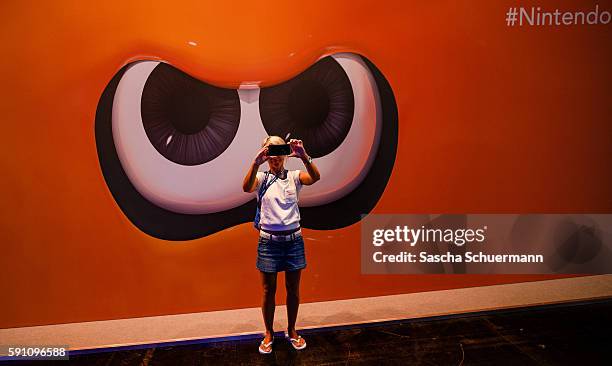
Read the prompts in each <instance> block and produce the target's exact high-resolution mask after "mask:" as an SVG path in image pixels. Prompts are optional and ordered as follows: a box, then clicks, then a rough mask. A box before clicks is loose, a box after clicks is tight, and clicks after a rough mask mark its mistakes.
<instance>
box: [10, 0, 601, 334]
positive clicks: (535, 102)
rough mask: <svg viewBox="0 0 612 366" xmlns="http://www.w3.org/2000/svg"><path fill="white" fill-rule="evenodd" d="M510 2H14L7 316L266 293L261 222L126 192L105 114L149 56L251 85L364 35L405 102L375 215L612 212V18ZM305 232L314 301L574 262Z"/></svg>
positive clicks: (42, 318)
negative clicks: (533, 10) (102, 152)
mask: <svg viewBox="0 0 612 366" xmlns="http://www.w3.org/2000/svg"><path fill="white" fill-rule="evenodd" d="M595 3H596V2H590V1H573V2H570V1H564V2H561V1H559V2H550V1H539V2H538V3H537V4H535V5H537V6H541V7H543V8H546V7H548V8H552V9H554V8H555V7H557V6H559V7H563V9H567V10H579V9H586V10H590V9H592V8H593V7H594V4H595ZM597 3H598V4H599V6H600V8H607V9H608V10H610V9H612V4H611V2H610V1H599V2H597ZM511 5H512V6H515V5H516V2H503V1H484V0H483V1H435V2H432V1H412V2H403V1H398V2H385V3H383V2H357V1H354V0H351V1H344V0H342V1H334V2H330V1H312V2H308V3H307V4H304V5H297V4H295V2H286V1H278V2H275V3H272V4H269V5H263V3H259V2H252V1H249V2H244V3H239V2H236V1H232V2H219V1H214V2H213V1H208V2H207V1H192V2H191V1H185V2H181V1H173V2H160V4H158V5H151V4H150V3H149V2H142V3H140V4H138V3H131V2H127V3H126V2H123V1H116V2H104V3H99V4H96V5H95V6H93V5H91V6H87V5H86V3H85V2H78V1H70V2H69V1H65V2H51V1H48V2H42V1H41V2H39V1H30V2H29V3H28V2H25V1H23V2H21V1H13V2H6V1H5V2H3V3H2V5H0V10H1V12H0V13H1V14H2V17H3V21H2V22H1V23H0V29H1V31H0V40H1V42H2V45H3V47H4V49H3V52H2V54H3V57H2V58H1V59H0V68H1V70H2V88H3V89H2V97H1V98H0V110H1V111H2V117H3V118H2V120H1V121H2V130H3V133H2V143H1V144H0V170H1V171H2V178H1V179H0V188H1V189H2V192H3V193H4V194H3V197H2V209H1V210H0V215H1V216H0V234H1V236H2V237H1V239H0V240H1V249H2V250H1V254H0V293H1V294H2V301H0V327H2V328H6V327H17V326H28V325H42V324H54V323H64V322H76V321H88V320H101V319H116V318H127V317H139V316H148V315H161V314H175V313H187V312H197V311H208V310H220V309H233V308H242V307H254V306H259V304H260V284H259V277H258V272H257V270H256V268H255V257H256V243H257V241H256V240H257V234H256V232H255V231H254V230H253V228H252V225H251V224H250V223H246V224H242V225H239V226H236V227H233V228H230V229H227V230H224V231H221V232H219V233H216V234H214V235H211V236H208V237H205V238H202V239H198V240H193V241H188V242H169V241H163V240H158V239H155V238H152V237H150V236H147V235H146V234H144V233H142V232H140V231H139V230H138V229H137V228H136V227H134V226H133V225H132V224H131V223H130V222H129V221H128V219H127V218H126V217H125V216H124V214H123V213H122V212H121V210H120V209H119V208H118V207H117V205H116V203H115V201H114V200H113V197H112V196H111V194H110V192H109V190H108V188H107V186H106V184H105V182H104V179H103V176H102V173H101V171H100V166H99V163H98V157H97V153H96V146H95V138H94V116H95V111H96V106H97V103H98V100H99V98H100V94H101V92H102V90H103V89H104V87H105V86H106V85H107V83H108V81H109V80H110V78H111V77H112V76H113V75H114V74H115V72H116V71H117V70H118V69H119V68H120V67H121V66H122V65H124V64H126V63H127V62H128V61H130V60H135V59H150V58H155V59H162V60H166V61H168V62H170V63H172V64H173V65H174V66H176V67H177V68H179V69H181V70H183V71H184V72H187V73H189V74H191V75H193V76H196V77H198V78H200V79H202V80H205V81H208V82H211V83H214V84H217V85H220V86H231V87H235V86H237V85H238V84H239V83H240V82H241V81H252V80H261V81H262V85H271V84H275V83H277V82H279V81H282V80H285V79H287V78H289V77H291V76H293V75H295V74H297V73H299V72H300V71H302V70H304V69H305V68H306V67H307V66H309V65H311V64H312V63H313V62H314V60H315V59H317V58H318V57H319V56H321V55H323V54H329V53H333V52H337V51H351V52H356V53H360V54H363V55H365V56H366V57H368V58H369V59H370V60H371V61H372V62H373V63H374V64H375V65H376V66H377V67H378V68H379V69H380V70H381V71H382V72H383V73H384V75H385V76H386V78H387V79H388V81H389V82H390V84H391V87H392V88H393V90H394V93H395V97H396V101H397V106H398V110H399V123H400V126H399V131H400V135H399V147H398V151H397V158H396V163H395V168H394V172H393V174H392V175H391V178H390V180H389V183H388V185H387V188H386V191H385V193H384V194H383V196H382V198H381V199H380V201H379V202H378V204H377V206H376V208H375V209H374V211H373V212H374V213H485V212H487V213H488V212H491V213H492V212H499V213H515V212H542V213H543V212H551V213H552V212H589V213H610V212H612V194H611V193H612V169H610V167H611V164H610V163H611V162H612V161H611V160H612V158H611V157H612V144H611V142H612V141H611V136H612V133H611V132H612V131H611V123H610V112H611V111H610V106H611V103H610V102H611V101H612V99H611V97H612V94H611V89H610V85H612V76H611V73H610V65H611V64H612V57H611V48H610V39H612V37H611V36H612V34H611V33H612V32H611V28H612V27H611V25H610V24H608V25H597V26H580V27H578V26H571V27H539V28H538V27H531V28H526V27H523V28H518V27H514V28H512V27H507V26H506V24H505V22H504V18H505V13H506V11H507V10H508V7H509V6H511ZM519 5H523V6H529V5H531V4H530V3H529V2H527V1H525V2H524V3H523V4H519ZM189 41H196V42H197V43H198V46H197V47H193V46H190V45H189V44H188V43H187V42H189ZM290 53H295V55H294V56H292V57H289V56H288V55H289V54H290ZM247 158H248V159H250V158H251V157H250V156H249V157H245V159H247ZM237 168H238V167H237ZM239 168H240V169H242V167H239ZM228 184H236V185H237V187H240V184H241V182H233V183H232V182H228ZM305 234H306V236H309V237H313V238H317V239H318V241H306V255H307V261H308V268H307V269H306V270H305V272H304V275H303V282H302V301H303V302H311V301H323V300H332V299H346V298H355V297H365V296H374V295H386V294H398V293H409V292H418V291H429V290H437V289H448V288H458V287H470V286H482V285H489V284H498V283H509V282H522V281H534V280H542V279H548V278H555V277H562V276H553V275H550V276H538V275H492V276H486V275H447V276H444V275H427V276H426V275H414V276H413V275H361V274H360V265H359V225H358V224H355V225H352V226H350V227H346V228H343V229H340V230H335V231H313V230H305ZM279 285H280V286H279V294H278V299H279V303H282V302H283V301H282V300H281V299H282V295H283V294H284V291H283V290H282V282H281V283H280V284H279Z"/></svg>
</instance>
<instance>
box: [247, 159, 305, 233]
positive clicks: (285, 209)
mask: <svg viewBox="0 0 612 366" xmlns="http://www.w3.org/2000/svg"><path fill="white" fill-rule="evenodd" d="M264 177H265V172H257V189H256V190H255V195H256V196H257V197H258V199H259V195H258V192H259V187H261V183H262V182H263V180H264ZM272 179H274V174H272V173H270V174H269V175H268V181H267V183H266V185H268V184H270V182H271V181H272ZM301 189H302V182H300V171H299V170H288V171H287V177H286V178H285V179H280V177H279V178H277V179H276V180H275V181H274V183H272V185H271V186H270V187H269V188H268V190H267V191H266V193H265V194H264V196H263V198H262V200H261V211H260V214H259V226H260V227H261V228H262V229H266V230H274V231H282V230H291V229H295V228H297V227H298V226H300V210H299V208H298V199H299V194H300V190H301Z"/></svg>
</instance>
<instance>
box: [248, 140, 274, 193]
mask: <svg viewBox="0 0 612 366" xmlns="http://www.w3.org/2000/svg"><path fill="white" fill-rule="evenodd" d="M267 160H268V147H267V146H266V147H262V148H261V150H259V151H258V152H257V156H255V160H253V163H252V164H251V166H250V168H249V171H248V172H247V174H246V176H245V177H244V180H243V182H242V190H243V191H245V192H248V193H251V192H253V191H254V190H255V189H256V188H257V185H258V184H259V182H258V181H257V170H258V169H259V166H260V165H261V164H263V163H264V162H265V161H267Z"/></svg>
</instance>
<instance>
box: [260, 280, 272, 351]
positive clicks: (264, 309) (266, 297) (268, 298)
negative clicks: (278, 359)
mask: <svg viewBox="0 0 612 366" xmlns="http://www.w3.org/2000/svg"><path fill="white" fill-rule="evenodd" d="M259 273H261V284H262V287H263V301H262V305H261V313H262V314H263V318H264V325H265V326H266V336H265V338H264V342H265V343H268V342H270V341H271V340H272V336H273V334H274V327H273V324H274V309H275V307H276V303H275V298H274V296H275V295H276V273H266V272H261V271H260V272H259ZM268 349H269V347H268ZM268 349H266V350H268Z"/></svg>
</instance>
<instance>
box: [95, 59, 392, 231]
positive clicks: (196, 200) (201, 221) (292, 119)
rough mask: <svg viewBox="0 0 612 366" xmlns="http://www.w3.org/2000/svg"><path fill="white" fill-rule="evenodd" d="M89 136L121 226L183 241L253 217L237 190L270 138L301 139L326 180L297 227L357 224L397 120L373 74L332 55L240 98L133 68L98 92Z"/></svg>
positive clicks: (307, 200)
mask: <svg viewBox="0 0 612 366" xmlns="http://www.w3.org/2000/svg"><path fill="white" fill-rule="evenodd" d="M95 132H96V145H97V150H98V157H99V161H100V166H101V169H102V173H103V175H104V179H105V180H106V183H107V185H108V187H109V189H110V192H111V193H112V195H113V197H114V199H115V201H116V202H117V204H118V206H119V207H120V208H121V210H122V211H123V213H124V214H125V215H126V216H127V217H128V218H129V219H130V221H131V222H132V223H133V224H134V225H136V226H137V227H138V228H139V229H140V230H142V231H143V232H145V233H147V234H149V235H151V236H154V237H157V238H160V239H166V240H190V239H196V238H200V237H203V236H206V235H209V234H212V233H214V232H217V231H220V230H223V229H226V228H228V227H231V226H234V225H237V224H241V223H245V222H250V221H251V220H252V219H253V215H254V211H255V204H256V201H255V196H254V193H251V194H247V193H244V192H243V191H242V187H241V182H242V180H243V178H244V174H245V172H246V169H248V164H250V162H251V160H252V158H253V156H254V154H255V152H256V151H257V150H259V149H260V143H261V141H262V140H263V139H264V138H265V136H268V135H279V136H282V137H284V136H285V135H286V134H287V133H291V137H292V138H299V139H301V140H303V141H304V145H305V147H306V149H307V151H308V152H309V154H310V155H311V156H312V157H313V158H316V159H317V160H316V162H317V167H318V168H319V171H320V172H321V176H323V177H325V179H322V180H321V181H319V182H317V184H316V186H304V187H303V188H302V191H301V193H300V202H299V206H300V213H301V225H302V227H305V228H313V229H321V230H326V229H337V228H341V227H345V226H348V225H351V224H354V223H355V222H358V221H359V220H360V219H361V215H363V214H366V213H368V212H369V211H370V210H371V209H372V208H373V207H374V205H375V204H376V202H377V201H378V199H379V198H380V196H381V195H382V193H383V191H384V188H385V186H386V184H387V181H388V179H389V177H390V175H391V171H392V169H393V164H394V161H395V154H396V148H397V136H398V121H397V107H396V104H395V98H394V96H393V92H392V90H391V87H390V86H389V84H388V82H387V81H386V79H385V78H384V77H383V75H382V74H381V72H380V71H379V70H378V69H377V68H376V67H375V66H374V65H373V64H372V63H371V62H370V61H369V60H367V59H366V58H364V57H363V56H359V55H356V54H348V53H342V54H335V55H331V56H327V57H324V58H322V59H320V60H319V61H317V62H316V63H315V64H314V65H312V66H311V67H309V68H308V69H307V70H305V71H304V72H302V73H301V74H299V75H297V76H296V77H294V78H292V79H290V80H287V81H285V82H283V83H281V84H278V85H275V86H270V87H265V88H261V89H259V88H244V89H243V88H241V89H238V90H234V89H224V88H219V87H216V86H213V85H209V84H207V83H205V82H203V81H200V80H197V79H195V78H193V77H191V76H190V75H187V74H186V73H183V72H182V71H180V70H178V69H176V68H174V67H173V66H171V65H169V64H167V63H164V62H160V61H137V62H133V63H130V64H128V65H126V66H124V67H123V68H122V69H121V70H119V72H117V74H116V75H115V76H114V77H113V78H112V80H111V81H110V82H109V84H108V85H107V87H106V89H105V90H104V92H103V94H102V96H101V98H100V101H99V103H98V109H97V112H96V121H95ZM300 164H301V161H298V159H287V161H286V163H285V166H286V168H287V169H302V170H304V167H303V166H301V165H300ZM264 168H266V166H265V165H264Z"/></svg>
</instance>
